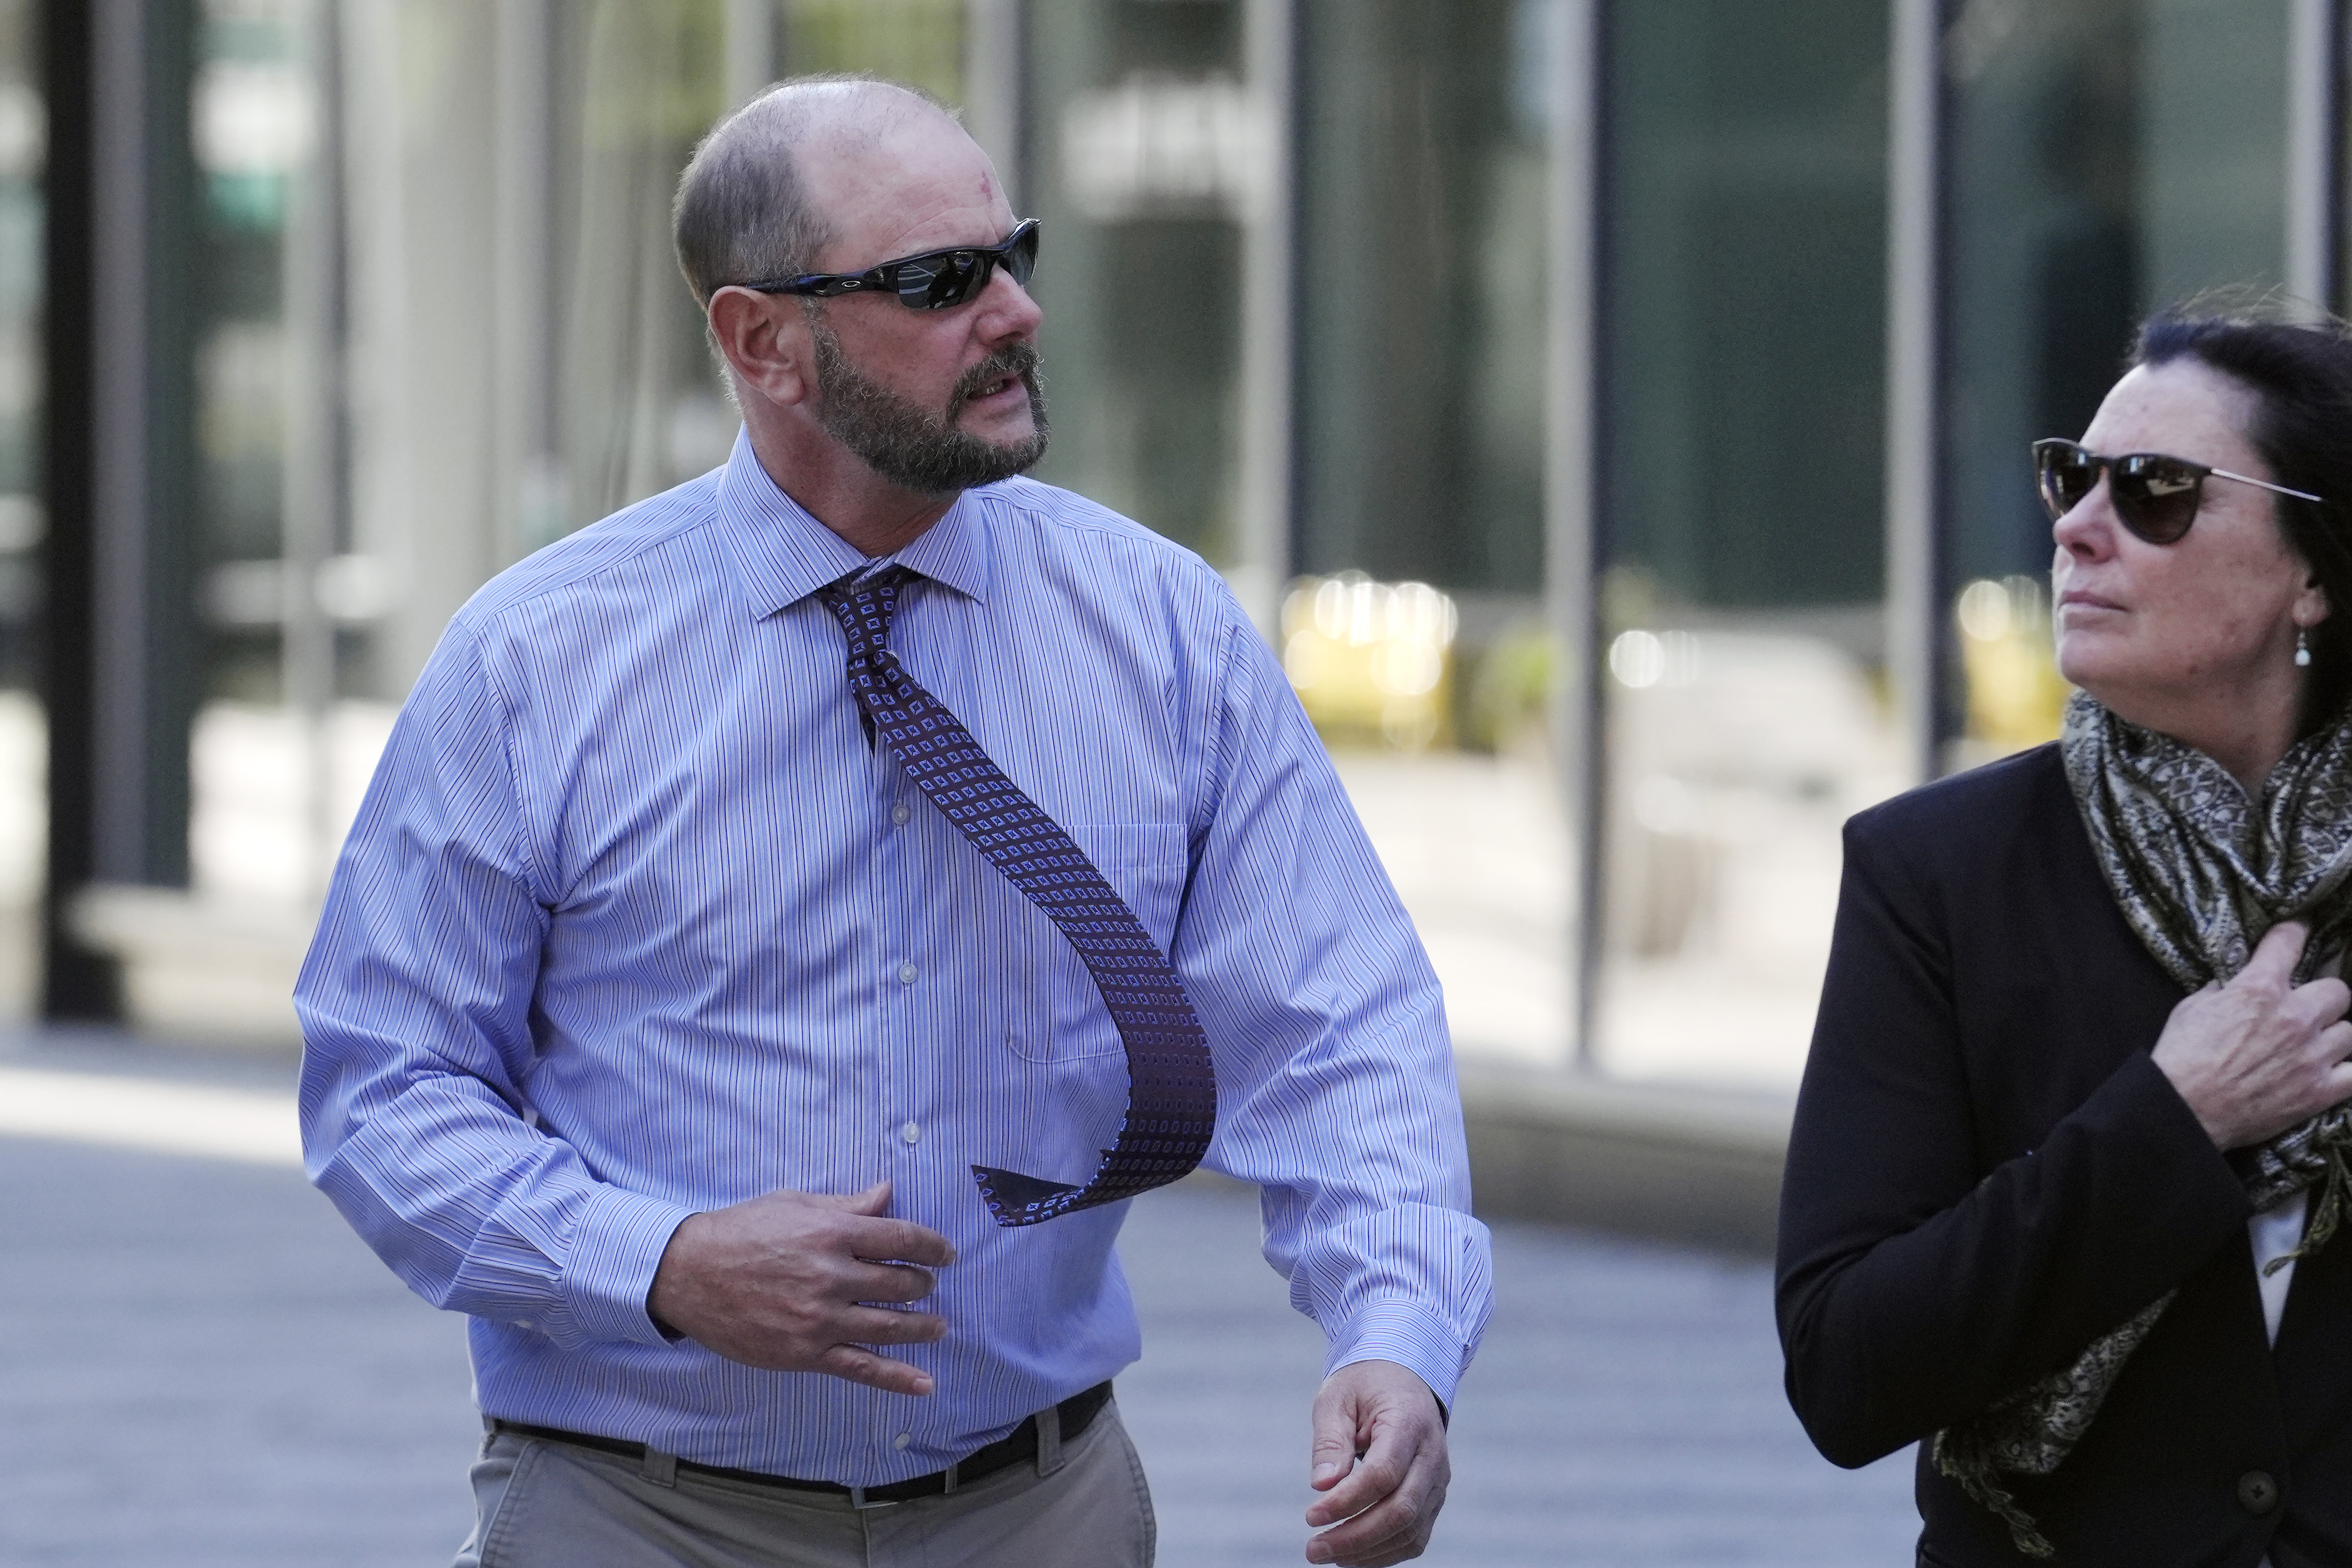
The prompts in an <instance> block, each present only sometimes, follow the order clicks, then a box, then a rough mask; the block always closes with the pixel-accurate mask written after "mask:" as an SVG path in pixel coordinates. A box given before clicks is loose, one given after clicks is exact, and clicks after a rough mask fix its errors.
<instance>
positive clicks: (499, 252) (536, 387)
mask: <svg viewBox="0 0 2352 1568" xmlns="http://www.w3.org/2000/svg"><path fill="white" fill-rule="evenodd" d="M498 7H499V9H498V17H497V31H496V37H495V43H494V46H493V47H495V49H496V51H497V65H496V70H497V80H498V98H497V101H496V102H495V103H494V104H493V105H492V106H491V111H490V112H491V128H490V132H491V139H492V141H493V144H494V153H493V155H494V156H495V158H496V159H497V165H496V169H495V172H494V176H493V177H494V179H495V181H496V183H497V198H496V200H495V201H494V202H493V203H492V206H491V214H490V222H491V235H490V249H491V270H492V274H493V277H492V284H491V287H492V288H493V290H494V298H495V300H496V308H495V309H494V310H493V311H492V312H491V318H490V329H491V334H492V337H491V345H490V382H491V391H490V427H491V429H490V473H491V475H492V480H491V483H492V484H494V485H495V486H497V493H496V497H495V502H494V506H493V508H492V514H491V515H492V523H493V527H495V528H496V529H497V530H498V544H497V549H496V550H495V552H494V555H493V559H492V563H491V564H492V566H493V568H494V569H495V568H499V567H505V566H509V565H511V564H512V563H513V562H515V561H518V560H520V559H522V558H523V557H525V556H527V555H529V554H530V552H531V551H533V550H535V549H539V548H540V547H541V545H544V544H547V543H549V542H551V540H552V539H553V538H555V536H556V534H557V533H558V532H560V531H561V529H562V525H563V517H562V513H563V510H564V502H563V497H562V480H561V475H562V465H561V464H560V463H559V462H558V461H557V458H556V441H555V332H554V314H555V243H554V226H553V219H552V213H553V194H554V184H555V135H554V97H555V93H554V81H553V71H554V68H555V24H554V16H553V13H552V11H551V7H550V5H549V0H498ZM762 8H763V7H762V6H761V5H752V4H747V3H746V0H735V3H734V4H732V5H730V7H729V9H728V17H729V31H728V37H729V41H730V45H731V44H732V43H733V41H734V38H735V32H736V28H735V18H736V14H737V13H738V12H751V11H759V10H761V9H762ZM768 8H772V7H768ZM734 67H735V62H734V59H733V57H732V56H731V55H730V58H729V70H730V75H731V73H732V72H733V70H734Z"/></svg>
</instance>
